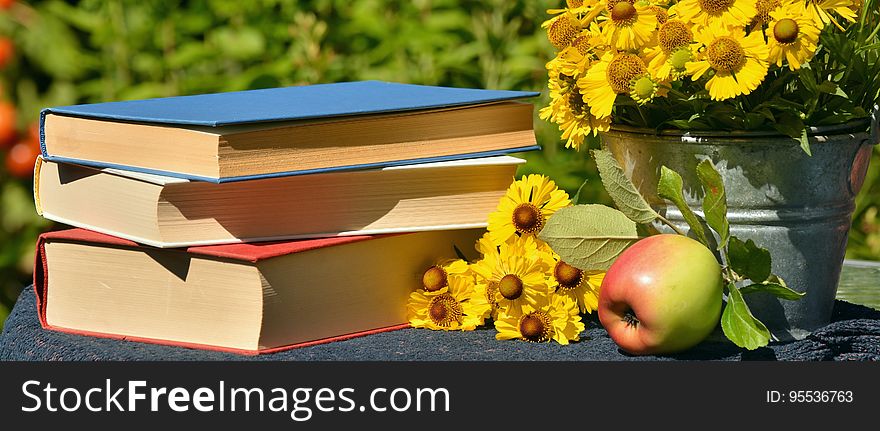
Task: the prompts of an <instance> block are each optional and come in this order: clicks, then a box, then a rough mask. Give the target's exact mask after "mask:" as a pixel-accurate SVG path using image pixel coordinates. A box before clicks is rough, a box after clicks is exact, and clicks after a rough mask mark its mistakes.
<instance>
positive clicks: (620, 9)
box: [611, 1, 636, 24]
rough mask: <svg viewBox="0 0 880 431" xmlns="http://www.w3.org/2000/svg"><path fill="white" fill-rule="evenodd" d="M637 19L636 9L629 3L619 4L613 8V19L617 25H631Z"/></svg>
mask: <svg viewBox="0 0 880 431" xmlns="http://www.w3.org/2000/svg"><path fill="white" fill-rule="evenodd" d="M635 17H636V7H635V6H633V5H632V4H630V3H629V2H625V1H622V2H618V3H617V4H615V5H614V7H613V8H611V19H612V20H613V21H614V22H615V23H616V24H630V21H632V20H633V19H634V18H635Z"/></svg>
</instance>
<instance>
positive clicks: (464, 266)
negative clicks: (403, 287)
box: [422, 259, 470, 292]
mask: <svg viewBox="0 0 880 431" xmlns="http://www.w3.org/2000/svg"><path fill="white" fill-rule="evenodd" d="M469 271H470V266H469V265H468V263H467V262H465V261H464V260H462V259H456V260H448V261H444V262H441V263H438V264H436V265H432V266H430V267H429V268H428V269H426V270H425V272H424V273H422V289H424V290H425V291H426V292H436V291H438V290H440V289H442V288H444V287H447V286H448V285H449V278H450V277H451V276H464V275H466V274H467V273H468V272H469Z"/></svg>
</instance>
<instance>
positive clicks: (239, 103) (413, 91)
mask: <svg viewBox="0 0 880 431" xmlns="http://www.w3.org/2000/svg"><path fill="white" fill-rule="evenodd" d="M538 94H539V93H536V92H527V91H506V90H483V89H469V88H450V87H434V86H423V85H412V84H400V83H391V82H381V81H360V82H344V83H333V84H318V85H309V86H294V87H283V88H271V89H262V90H248V91H237V92H228V93H215V94H201V95H192V96H178V97H167V98H157V99H146V100H132V101H122V102H107V103H95V104H85V105H73V106H61V107H53V108H47V109H44V110H43V111H42V113H41V119H40V140H41V149H42V152H43V157H44V158H45V159H47V160H55V161H61V162H74V163H80V164H84V165H89V166H95V167H112V168H121V169H129V170H133V171H141V172H149V173H158V174H162V175H169V176H176V177H181V178H187V179H191V180H202V181H212V182H228V181H240V180H248V179H254V178H265V177H272V176H283V175H297V174H309V173H316V172H326V171H328V170H329V171H332V170H339V169H359V168H371V167H384V166H394V165H401V164H412V163H425V162H428V161H433V160H438V161H440V160H450V159H461V158H470V157H485V156H489V155H499V154H507V153H512V152H522V151H530V150H534V149H537V148H538V147H537V146H528V147H522V148H513V149H508V150H497V151H491V152H475V153H470V154H459V155H454V156H442V157H427V158H419V159H410V160H393V161H387V162H381V163H371V164H363V165H352V166H338V167H333V168H328V169H313V170H296V171H288V172H277V173H269V174H261V175H248V176H238V177H224V178H209V177H199V176H194V175H188V174H186V173H180V172H169V171H164V170H157V169H150V168H144V167H134V166H120V165H116V164H113V163H105V162H96V161H91V160H80V159H76V158H69V157H61V156H59V155H53V154H49V153H48V152H47V151H46V144H45V129H44V127H45V118H46V115H48V114H56V115H62V116H72V117H79V118H87V119H97V120H107V121H117V122H135V123H146V124H154V125H172V126H173V125H180V126H201V127H222V126H230V125H241V124H254V123H271V122H282V121H294V120H311V119H324V118H334V117H348V116H362V115H371V114H381V113H396V112H406V111H419V110H428V109H437V108H449V107H462V106H470V105H480V104H486V103H493V102H502V101H510V100H517V99H523V98H529V97H534V96H537V95H538Z"/></svg>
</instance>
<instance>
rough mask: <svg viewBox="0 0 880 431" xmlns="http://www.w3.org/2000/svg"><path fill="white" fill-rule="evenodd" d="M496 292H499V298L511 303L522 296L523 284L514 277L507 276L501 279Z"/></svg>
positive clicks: (511, 275)
mask: <svg viewBox="0 0 880 431" xmlns="http://www.w3.org/2000/svg"><path fill="white" fill-rule="evenodd" d="M498 292H501V296H503V297H505V298H506V299H509V300H511V301H513V300H514V299H517V298H519V297H520V296H522V293H523V282H522V280H520V278H519V277H517V276H516V275H513V274H507V275H505V276H504V277H501V280H500V281H499V282H498Z"/></svg>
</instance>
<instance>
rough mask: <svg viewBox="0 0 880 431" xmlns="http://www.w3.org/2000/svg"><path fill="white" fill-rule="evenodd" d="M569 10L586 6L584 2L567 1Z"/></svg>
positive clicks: (578, 0)
mask: <svg viewBox="0 0 880 431" xmlns="http://www.w3.org/2000/svg"><path fill="white" fill-rule="evenodd" d="M565 4H566V5H567V6H568V8H569V9H574V8H579V7H581V6H583V5H584V0H565Z"/></svg>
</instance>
